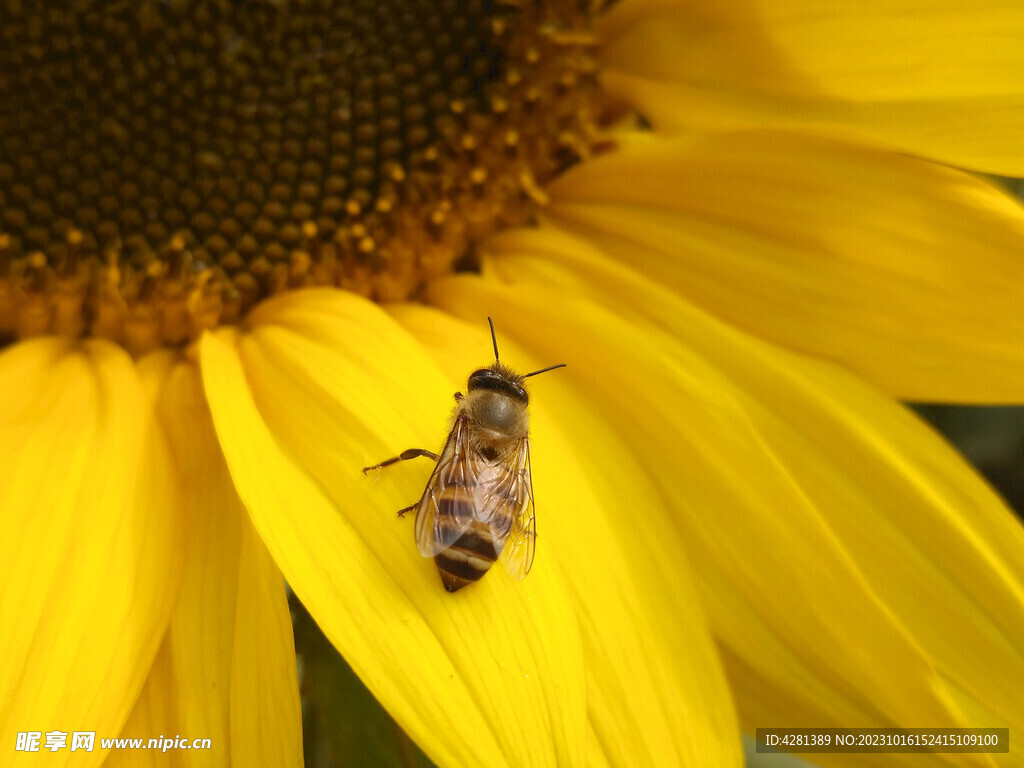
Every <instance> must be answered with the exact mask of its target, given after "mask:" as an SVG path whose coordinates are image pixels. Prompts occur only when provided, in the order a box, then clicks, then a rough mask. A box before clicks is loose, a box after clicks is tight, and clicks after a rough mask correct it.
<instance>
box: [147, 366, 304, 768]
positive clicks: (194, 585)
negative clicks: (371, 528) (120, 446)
mask: <svg viewBox="0 0 1024 768" xmlns="http://www.w3.org/2000/svg"><path fill="white" fill-rule="evenodd" d="M142 368H143V372H144V375H145V380H146V381H147V384H148V389H149V391H150V392H151V393H152V394H153V396H155V398H156V405H157V409H158V413H159V415H160V417H161V419H162V421H163V423H164V424H165V425H166V428H167V432H168V435H169V437H170V440H171V444H172V447H173V450H174V454H175V458H176V459H177V462H178V466H179V467H180V470H181V475H182V482H183V484H184V486H185V487H186V488H188V489H189V491H190V493H189V495H188V499H187V506H186V508H185V509H184V510H183V515H184V517H185V519H186V521H187V525H188V552H187V560H186V569H185V576H184V579H183V582H182V587H181V593H180V596H179V599H178V604H177V607H176V609H175V612H174V615H173V617H172V619H171V625H170V629H169V631H168V635H167V639H166V641H165V647H166V649H167V653H168V655H169V657H170V666H171V668H172V683H173V688H172V690H171V691H170V694H171V695H172V697H173V702H174V709H173V719H172V720H171V721H170V722H167V723H164V725H163V728H164V730H163V732H164V733H168V732H172V731H171V729H172V728H174V729H176V730H174V731H173V732H172V735H174V734H181V735H182V736H183V737H185V738H187V739H189V740H192V739H196V738H204V739H210V741H211V748H210V749H209V750H204V751H203V756H202V760H203V761H204V762H206V763H209V764H218V765H229V764H233V765H246V766H258V765H267V766H289V765H290V766H300V765H302V747H301V723H300V718H299V694H298V679H297V671H296V667H295V650H294V647H293V646H292V632H291V623H290V620H289V615H288V607H287V601H286V598H285V594H284V582H283V580H282V578H281V574H280V572H279V571H278V570H277V569H276V567H275V566H274V564H273V562H272V561H271V560H269V556H268V555H267V553H266V551H265V549H264V547H263V545H262V543H261V542H260V541H259V539H258V537H256V536H255V535H254V533H253V532H252V530H251V528H252V526H251V524H250V522H249V518H248V515H247V514H246V513H245V509H244V508H243V507H242V504H241V502H240V500H239V499H238V495H237V494H236V492H235V490H234V486H233V485H232V483H231V478H230V476H229V474H228V471H227V466H226V465H225V463H224V458H223V456H222V455H221V453H220V448H219V446H218V443H217V437H216V433H215V432H214V429H213V423H212V421H211V420H210V413H209V410H208V407H207V404H206V400H205V395H204V393H203V389H202V383H201V381H200V376H199V370H198V367H197V366H195V365H194V364H192V363H189V362H178V361H175V360H174V359H173V358H171V356H170V355H152V356H150V357H149V358H147V359H146V360H144V361H143V366H142ZM153 379H159V381H160V383H159V384H154V383H152V380H153Z"/></svg>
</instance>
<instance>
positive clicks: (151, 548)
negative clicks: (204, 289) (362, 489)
mask: <svg viewBox="0 0 1024 768" xmlns="http://www.w3.org/2000/svg"><path fill="white" fill-rule="evenodd" d="M0 403H2V406H0V408H2V410H0V461H2V464H3V466H4V469H5V482H4V483H3V486H2V488H0V515H2V521H3V530H4V532H5V533H4V536H3V537H0V562H3V563H4V569H5V576H4V579H3V582H2V585H0V626H3V627H4V632H3V633H0V690H2V691H4V692H5V695H4V696H3V697H2V699H0V722H2V724H3V725H2V734H0V738H2V740H3V741H4V743H6V744H8V745H13V744H14V743H15V734H16V732H19V731H40V730H41V731H44V732H45V731H53V730H60V731H65V732H69V733H70V732H72V731H94V732H95V733H96V739H97V744H96V748H95V750H94V751H93V752H81V751H76V752H75V753H74V755H75V757H74V763H75V764H76V765H96V764H98V763H99V762H100V761H101V760H102V759H103V756H104V751H103V750H102V749H101V748H100V747H99V744H98V740H99V739H100V738H102V737H111V736H116V735H117V734H118V733H119V732H120V730H121V727H122V725H123V724H124V722H125V720H126V719H127V717H128V714H129V712H130V710H131V707H132V705H133V703H134V701H135V699H136V697H137V696H138V694H139V691H140V690H141V689H142V686H143V683H144V681H145V679H146V674H147V672H148V670H149V668H150V665H151V664H152V661H153V657H154V656H155V654H156V652H157V648H158V646H159V644H160V640H161V638H162V637H163V634H164V631H165V629H166V627H167V622H168V619H169V617H170V613H171V608H172V606H173V604H174V595H175V593H176V591H177V586H178V581H179V576H180V572H181V559H182V558H181V550H182V541H181V527H180V519H179V517H178V510H179V508H180V505H181V501H180V495H179V493H180V486H179V484H178V481H177V477H176V475H175V473H174V469H173V464H172V460H171V457H170V455H169V452H168V449H167V445H166V442H165V439H164V437H163V435H162V434H161V433H160V431H159V429H158V427H157V425H156V423H155V420H154V419H153V417H152V413H151V411H150V410H149V408H148V404H147V403H146V402H145V398H144V396H143V392H142V389H141V387H140V384H139V379H138V376H137V374H136V370H135V367H134V365H133V363H132V361H131V359H130V358H129V357H128V356H127V355H126V354H124V352H122V351H121V350H119V349H118V348H116V347H114V346H113V345H110V344H107V343H105V342H100V341H94V342H84V343H75V342H70V341H64V340H55V339H41V340H37V341H29V342H21V343H19V344H17V345H15V346H14V347H12V348H10V349H9V350H7V351H6V352H4V353H3V355H0ZM69 745H70V737H69ZM11 750H12V751H11V753H12V754H16V755H17V756H18V757H21V758H25V759H26V761H27V762H31V761H33V760H38V757H39V756H38V754H33V753H24V752H18V753H13V747H11ZM47 754H49V753H47ZM71 754H72V753H71V752H70V747H69V748H68V749H65V750H61V751H59V752H57V753H55V756H54V758H55V762H57V763H63V762H65V761H70V760H72V758H71V757H69V755H71ZM8 759H9V758H8Z"/></svg>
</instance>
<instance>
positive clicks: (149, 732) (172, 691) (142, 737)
mask: <svg viewBox="0 0 1024 768" xmlns="http://www.w3.org/2000/svg"><path fill="white" fill-rule="evenodd" d="M176 692H177V686H176V684H175V681H174V667H173V665H172V660H171V652H170V647H169V646H168V645H167V643H166V642H165V643H164V644H163V645H161V646H160V651H159V652H158V653H157V655H156V659H154V660H153V666H152V667H151V668H150V670H149V677H147V678H146V684H145V685H144V686H143V688H142V692H141V693H140V694H139V698H138V700H136V702H135V706H134V707H133V708H132V713H131V715H130V716H129V717H128V722H126V723H125V725H124V729H123V730H122V731H121V734H120V737H119V738H122V739H138V740H139V741H138V742H136V743H137V744H140V745H141V744H145V745H147V746H148V745H149V740H150V739H160V738H161V737H163V738H164V739H168V738H169V739H171V740H172V741H173V739H174V738H175V737H176V736H178V735H180V734H181V733H182V729H181V728H180V727H179V726H178V724H177V722H178V721H177V706H176V705H177V698H176ZM164 743H165V742H159V741H158V742H157V744H160V745H162V744H164ZM187 755H188V753H187V752H184V751H181V750H176V749H168V750H167V751H166V752H165V751H164V750H163V749H162V746H161V749H158V750H156V749H129V748H122V749H113V750H111V751H110V753H109V754H108V755H107V759H106V760H104V761H103V768H178V767H179V766H181V767H182V768H184V766H188V765H190V764H191V763H190V762H189V760H188V757H187ZM204 757H206V756H205V755H204ZM196 762H199V761H196Z"/></svg>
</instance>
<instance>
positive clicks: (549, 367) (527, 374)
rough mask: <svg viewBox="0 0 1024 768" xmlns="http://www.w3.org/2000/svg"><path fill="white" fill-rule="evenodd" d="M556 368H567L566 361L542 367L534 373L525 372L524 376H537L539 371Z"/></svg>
mask: <svg viewBox="0 0 1024 768" xmlns="http://www.w3.org/2000/svg"><path fill="white" fill-rule="evenodd" d="M555 368H565V363H559V364H558V365H549V366H548V367H547V368H541V369H540V370H539V371H534V372H533V373H524V374H523V378H524V379H528V378H530V377H531V376H536V375H537V374H538V373H547V372H548V371H553V370H555Z"/></svg>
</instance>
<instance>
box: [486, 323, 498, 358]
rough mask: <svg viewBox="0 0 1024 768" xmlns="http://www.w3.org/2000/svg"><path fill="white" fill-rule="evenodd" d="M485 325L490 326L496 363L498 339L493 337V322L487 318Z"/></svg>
mask: <svg viewBox="0 0 1024 768" xmlns="http://www.w3.org/2000/svg"><path fill="white" fill-rule="evenodd" d="M487 324H488V325H489V326H491V341H492V342H493V343H494V362H498V337H497V336H495V335H494V321H493V320H491V318H489V317H488V318H487Z"/></svg>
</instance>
